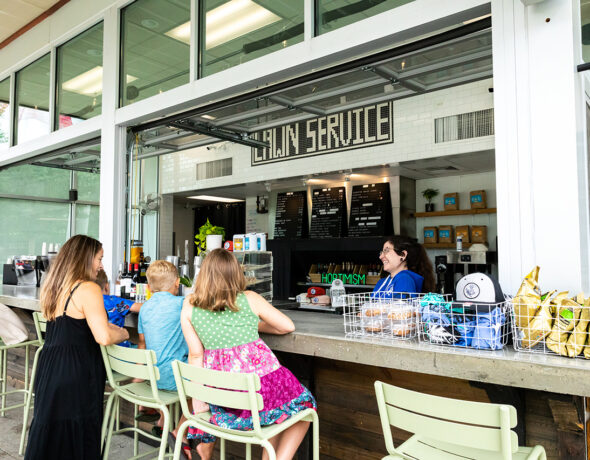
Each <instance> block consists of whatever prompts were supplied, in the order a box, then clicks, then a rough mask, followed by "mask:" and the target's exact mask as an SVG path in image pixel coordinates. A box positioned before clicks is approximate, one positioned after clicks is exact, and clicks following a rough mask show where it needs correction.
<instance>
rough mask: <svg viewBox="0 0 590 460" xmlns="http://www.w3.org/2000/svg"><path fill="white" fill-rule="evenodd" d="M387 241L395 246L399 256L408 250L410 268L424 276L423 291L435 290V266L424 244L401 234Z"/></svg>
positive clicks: (394, 248)
mask: <svg viewBox="0 0 590 460" xmlns="http://www.w3.org/2000/svg"><path fill="white" fill-rule="evenodd" d="M387 242H388V243H390V244H391V245H392V246H393V250H394V251H395V252H396V254H397V255H398V256H403V255H404V251H406V252H407V256H406V265H407V266H408V269H409V270H412V271H413V272H414V273H418V274H419V275H420V276H422V277H423V278H424V282H423V283H422V292H433V291H434V289H435V288H436V281H435V278H434V267H433V266H432V262H430V258H429V257H428V254H426V249H424V246H422V245H421V244H420V243H418V241H417V240H416V239H415V238H410V237H409V236H400V235H394V236H391V237H389V238H387Z"/></svg>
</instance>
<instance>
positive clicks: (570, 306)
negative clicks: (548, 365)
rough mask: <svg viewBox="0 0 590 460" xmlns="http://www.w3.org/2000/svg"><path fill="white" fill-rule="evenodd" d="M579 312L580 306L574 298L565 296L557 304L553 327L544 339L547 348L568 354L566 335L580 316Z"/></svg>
mask: <svg viewBox="0 0 590 460" xmlns="http://www.w3.org/2000/svg"><path fill="white" fill-rule="evenodd" d="M581 312H582V307H581V306H580V304H579V303H578V302H576V301H575V300H572V299H568V298H565V299H563V300H562V301H561V305H558V306H557V315H556V316H555V321H554V323H553V328H552V329H551V333H550V334H549V337H547V340H546V341H545V343H546V344H547V348H549V349H550V350H551V351H553V352H555V353H557V354H560V355H563V356H568V352H567V347H566V345H567V341H568V337H569V335H570V332H571V331H572V330H573V329H574V327H575V325H576V322H577V321H578V319H579V318H580V313H581Z"/></svg>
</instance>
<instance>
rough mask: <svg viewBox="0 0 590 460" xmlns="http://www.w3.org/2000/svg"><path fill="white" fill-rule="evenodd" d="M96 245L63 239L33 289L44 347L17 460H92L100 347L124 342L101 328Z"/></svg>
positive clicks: (96, 446)
mask: <svg viewBox="0 0 590 460" xmlns="http://www.w3.org/2000/svg"><path fill="white" fill-rule="evenodd" d="M102 255H103V250H102V245H101V244H100V242H99V241H97V240H95V239H94V238H90V237H89V236H84V235H76V236H74V237H72V238H70V239H69V240H68V241H67V242H66V243H65V244H64V245H63V247H62V248H61V250H60V251H59V254H58V255H57V257H56V258H55V260H54V262H53V264H52V265H51V268H50V269H49V274H48V276H47V279H46V280H45V282H44V283H43V286H42V287H41V296H40V303H41V311H42V312H43V316H45V318H47V334H46V335H45V345H44V346H43V350H42V351H41V354H40V358H39V365H38V367H37V376H36V378H35V409H34V415H33V423H32V424H31V430H30V432H29V442H28V445H27V451H26V453H25V460H45V459H62V460H70V459H71V460H74V459H76V460H82V459H83V460H90V459H93V460H98V459H99V458H100V449H101V445H100V427H101V423H102V400H103V393H104V385H105V370H104V364H103V362H102V357H101V354H100V347H99V346H98V344H101V345H110V344H113V343H119V342H121V341H123V340H126V339H128V338H129V334H128V333H127V331H126V330H125V329H124V328H121V327H118V326H115V325H113V324H109V322H108V321H107V314H106V311H105V309H104V306H103V300H102V292H101V290H100V288H99V287H98V285H97V284H95V283H94V280H95V279H96V277H97V275H98V271H99V270H100V269H102Z"/></svg>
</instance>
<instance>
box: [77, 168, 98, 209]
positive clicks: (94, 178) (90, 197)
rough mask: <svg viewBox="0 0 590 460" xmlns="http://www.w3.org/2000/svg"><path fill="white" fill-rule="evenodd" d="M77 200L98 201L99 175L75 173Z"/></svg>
mask: <svg viewBox="0 0 590 460" xmlns="http://www.w3.org/2000/svg"><path fill="white" fill-rule="evenodd" d="M76 174H77V181H76V183H77V184H78V199H79V200H81V201H97V202H98V201H99V199H100V174H95V173H86V172H77V173H76Z"/></svg>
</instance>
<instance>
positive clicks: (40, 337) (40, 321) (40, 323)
mask: <svg viewBox="0 0 590 460" xmlns="http://www.w3.org/2000/svg"><path fill="white" fill-rule="evenodd" d="M33 321H34V323H35V330H36V331H37V343H38V345H39V348H37V351H36V352H35V357H34V358H33V368H32V369H31V381H30V382H29V384H28V385H26V384H25V410H24V413H23V428H22V430H21V435H20V446H19V448H18V454H19V455H23V453H24V449H25V437H26V435H27V431H28V429H29V427H28V424H29V414H30V413H31V402H32V398H33V387H34V385H35V374H36V372H37V362H38V361H39V354H40V353H41V350H42V349H43V344H44V343H45V331H46V330H47V320H46V319H45V318H44V317H43V315H42V314H41V313H40V312H38V311H35V312H33ZM28 367H29V366H28V364H27V368H28ZM25 380H26V379H25Z"/></svg>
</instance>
